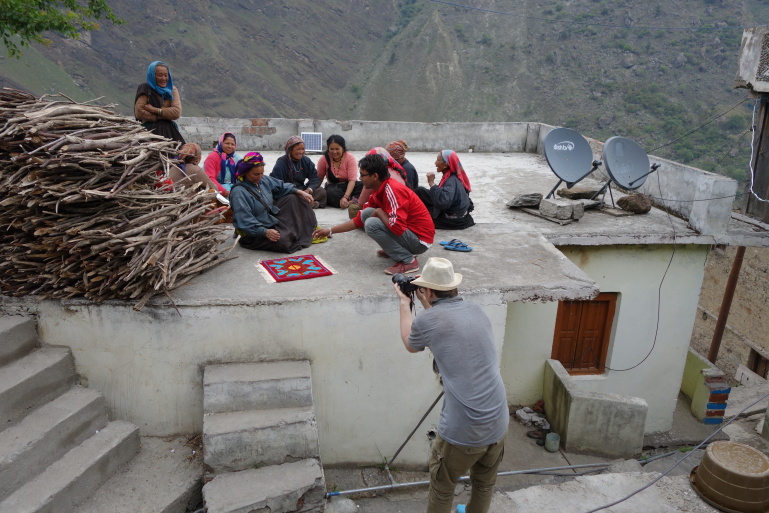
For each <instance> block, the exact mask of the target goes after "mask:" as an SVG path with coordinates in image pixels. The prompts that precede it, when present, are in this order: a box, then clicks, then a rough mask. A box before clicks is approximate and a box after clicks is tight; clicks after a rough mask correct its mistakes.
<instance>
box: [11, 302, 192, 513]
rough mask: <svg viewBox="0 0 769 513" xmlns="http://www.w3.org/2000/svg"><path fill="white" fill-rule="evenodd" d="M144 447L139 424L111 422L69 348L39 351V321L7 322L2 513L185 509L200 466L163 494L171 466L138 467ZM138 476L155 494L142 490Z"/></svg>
mask: <svg viewBox="0 0 769 513" xmlns="http://www.w3.org/2000/svg"><path fill="white" fill-rule="evenodd" d="M146 443H147V444H148V445H150V446H153V447H154V448H156V449H165V446H162V447H158V445H157V444H158V443H160V444H163V443H164V442H162V441H159V442H155V441H154V439H150V440H147V441H146ZM144 444H145V442H144V441H140V438H139V428H137V427H136V426H134V425H133V424H130V423H128V422H123V421H113V422H110V421H109V414H108V409H107V405H106V401H105V400H104V397H103V396H102V395H101V394H99V393H98V392H96V391H95V390H91V389H88V388H82V387H80V386H78V385H77V384H76V375H75V368H74V360H73V358H72V353H71V352H70V350H69V349H68V348H55V347H38V344H37V334H36V330H35V323H34V321H33V320H31V319H28V318H24V317H0V513H48V512H50V513H54V512H55V513H69V512H85V511H98V512H99V513H128V512H132V513H137V512H147V513H149V512H152V513H158V512H162V513H182V512H184V511H185V510H186V509H187V501H188V500H189V499H190V496H191V495H192V494H193V493H194V492H193V491H191V490H192V489H194V488H195V486H197V487H198V490H199V484H197V483H199V476H200V469H199V466H198V468H197V469H196V470H195V471H194V473H193V475H192V476H191V477H190V476H189V472H188V476H187V477H186V479H185V486H179V485H177V486H176V488H177V489H176V490H174V491H173V493H170V494H168V493H166V494H164V493H162V490H158V486H157V483H158V482H160V481H159V480H157V479H156V478H157V477H158V476H157V475H156V474H158V473H161V472H166V473H167V470H166V469H163V468H160V469H159V468H158V465H156V464H154V463H153V464H150V463H145V464H144V465H143V466H141V468H140V469H139V470H138V471H137V470H136V467H137V463H136V462H142V461H143V459H142V458H141V457H140V458H134V456H136V454H137V453H138V452H139V449H140V445H144ZM153 444H155V445H153ZM155 459H159V460H162V459H163V458H155ZM137 473H139V474H141V476H142V479H144V480H150V481H153V489H152V490H153V491H152V493H150V494H142V493H141V486H140V485H139V482H140V481H139V480H136V478H135V477H134V478H133V480H132V477H131V476H132V475H134V474H137ZM190 481H191V483H190ZM121 489H128V490H130V493H127V494H122V496H120V494H119V490H121ZM105 494H106V495H107V499H106V500H105V499H99V498H98V497H99V496H100V495H105ZM89 504H90V506H89Z"/></svg>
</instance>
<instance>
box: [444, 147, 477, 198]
mask: <svg viewBox="0 0 769 513" xmlns="http://www.w3.org/2000/svg"><path fill="white" fill-rule="evenodd" d="M441 158H442V159H443V162H445V163H446V164H448V165H449V167H448V169H446V170H445V171H443V177H442V178H441V183H439V184H438V187H443V184H444V183H446V180H448V179H449V177H450V176H451V175H453V174H456V175H457V178H459V181H460V182H462V185H463V186H464V187H465V190H466V191H467V192H470V191H471V190H472V189H471V188H470V179H469V178H467V173H465V169H464V168H463V167H462V163H461V162H460V161H459V156H458V155H457V152H456V151H454V150H443V151H442V152H441Z"/></svg>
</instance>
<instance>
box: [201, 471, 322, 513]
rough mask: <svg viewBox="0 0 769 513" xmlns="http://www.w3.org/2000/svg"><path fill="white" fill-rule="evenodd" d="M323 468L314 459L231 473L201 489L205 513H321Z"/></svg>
mask: <svg viewBox="0 0 769 513" xmlns="http://www.w3.org/2000/svg"><path fill="white" fill-rule="evenodd" d="M325 493H326V490H325V483H324V480H323V469H322V468H321V466H320V463H319V462H318V460H316V459H306V460H303V461H296V462H292V463H285V464H283V465H272V466H269V467H264V468H259V469H250V470H243V471H241V472H231V473H229V474H224V475H221V476H216V477H215V478H214V479H213V480H212V481H210V482H208V483H206V484H205V486H203V497H204V498H205V500H206V507H207V508H208V513H250V512H254V511H269V512H271V513H290V512H295V511H301V512H302V513H316V512H318V513H319V512H322V511H323V509H324V506H325V502H326V501H325Z"/></svg>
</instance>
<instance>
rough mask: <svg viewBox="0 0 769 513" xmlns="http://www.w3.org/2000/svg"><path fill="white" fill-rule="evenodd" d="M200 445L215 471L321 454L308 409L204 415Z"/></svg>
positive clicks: (313, 418)
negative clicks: (201, 444)
mask: <svg viewBox="0 0 769 513" xmlns="http://www.w3.org/2000/svg"><path fill="white" fill-rule="evenodd" d="M203 446H204V447H205V458H204V461H205V463H206V464H207V465H208V466H210V467H211V468H212V469H213V471H214V473H217V474H219V473H222V472H233V471H238V470H246V469H249V468H255V467H261V466H264V465H278V464H281V463H285V462H287V461H296V460H299V459H306V458H318V457H319V456H320V452H319V448H318V432H317V426H316V425H315V416H314V414H313V412H312V410H311V409H307V408H283V409H279V410H252V411H241V412H232V413H209V414H206V415H205V416H204V417H203Z"/></svg>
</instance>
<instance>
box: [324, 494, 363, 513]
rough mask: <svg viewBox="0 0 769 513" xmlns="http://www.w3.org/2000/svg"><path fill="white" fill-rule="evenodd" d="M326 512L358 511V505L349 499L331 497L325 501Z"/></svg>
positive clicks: (355, 512) (344, 512)
mask: <svg viewBox="0 0 769 513" xmlns="http://www.w3.org/2000/svg"><path fill="white" fill-rule="evenodd" d="M326 513H358V506H357V505H356V504H355V502H353V501H352V500H350V499H347V498H344V497H332V498H330V499H329V500H328V502H327V503H326Z"/></svg>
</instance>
